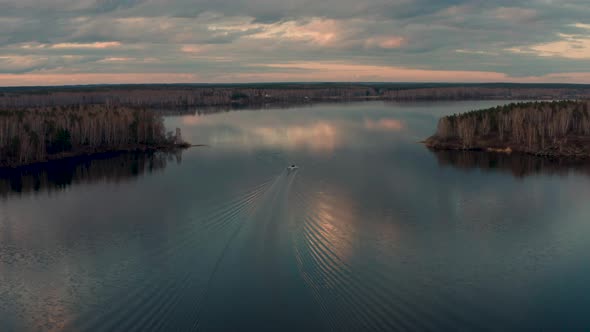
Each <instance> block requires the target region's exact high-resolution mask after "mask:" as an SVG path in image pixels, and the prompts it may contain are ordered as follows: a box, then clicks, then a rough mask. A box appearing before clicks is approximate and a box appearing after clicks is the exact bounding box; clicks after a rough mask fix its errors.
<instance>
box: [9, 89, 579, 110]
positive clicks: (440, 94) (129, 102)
mask: <svg viewBox="0 0 590 332" xmlns="http://www.w3.org/2000/svg"><path fill="white" fill-rule="evenodd" d="M582 98H590V85H571V84H417V83H416V84H410V83H405V84H404V83H350V84H346V83H305V84H304V83H300V84H287V83H276V84H236V85H190V84H187V85H176V84H172V85H120V86H117V85H115V86H111V85H104V86H72V87H22V88H0V109H14V108H23V107H51V106H68V105H69V106H76V105H95V104H100V105H110V106H115V105H116V106H125V107H147V108H177V107H211V106H212V107H215V106H228V105H238V106H239V105H265V104H271V103H273V104H281V103H307V102H321V101H354V100H385V101H421V100H424V101H428V100H430V101H436V100H483V99H496V100H523V99H536V100H541V99H582Z"/></svg>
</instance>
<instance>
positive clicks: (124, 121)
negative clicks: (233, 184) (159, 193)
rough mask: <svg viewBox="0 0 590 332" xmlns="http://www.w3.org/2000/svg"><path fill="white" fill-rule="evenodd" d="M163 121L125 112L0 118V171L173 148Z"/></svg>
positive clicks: (16, 113)
mask: <svg viewBox="0 0 590 332" xmlns="http://www.w3.org/2000/svg"><path fill="white" fill-rule="evenodd" d="M173 140H174V138H173V137H171V135H170V134H168V135H167V134H166V132H165V129H164V124H163V119H162V118H161V117H160V116H157V115H155V114H154V113H153V112H151V111H147V110H144V109H132V108H124V107H106V106H97V105H95V106H76V107H65V106H64V107H41V108H28V109H22V110H11V111H1V112H0V166H14V165H23V164H30V163H36V162H42V161H46V160H49V159H56V158H58V157H61V156H69V155H77V154H83V153H94V152H101V151H114V150H125V149H138V148H147V147H155V146H159V145H163V144H172V141H173Z"/></svg>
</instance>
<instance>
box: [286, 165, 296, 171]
mask: <svg viewBox="0 0 590 332" xmlns="http://www.w3.org/2000/svg"><path fill="white" fill-rule="evenodd" d="M298 169H299V166H297V165H295V164H293V165H291V166H289V167H287V170H288V171H296V170H298Z"/></svg>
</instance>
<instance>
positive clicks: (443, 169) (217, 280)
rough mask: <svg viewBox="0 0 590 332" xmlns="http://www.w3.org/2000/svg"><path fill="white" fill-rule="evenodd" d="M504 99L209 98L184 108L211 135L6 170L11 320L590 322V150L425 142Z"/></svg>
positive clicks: (96, 326) (63, 324) (2, 195)
mask: <svg viewBox="0 0 590 332" xmlns="http://www.w3.org/2000/svg"><path fill="white" fill-rule="evenodd" d="M502 103H506V102H505V101H469V102H437V103H402V104H394V103H383V102H365V103H351V104H322V105H314V106H296V107H291V108H273V107H272V106H269V107H267V108H265V109H261V110H240V111H222V112H217V113H215V112H210V111H208V112H205V111H203V112H197V113H195V114H185V115H177V116H167V117H166V126H167V127H168V128H169V129H170V130H173V129H174V128H176V127H180V128H181V129H182V133H183V136H184V138H185V139H186V140H187V141H189V142H191V143H193V144H206V145H208V146H206V147H198V148H192V149H189V150H186V151H183V152H182V153H175V154H166V153H152V154H138V153H129V154H115V155H108V156H100V157H96V158H92V159H72V160H67V161H62V162H57V163H54V164H49V165H44V166H38V167H31V168H27V169H24V170H16V171H10V172H6V171H4V172H2V173H0V330H2V331H37V330H45V331H109V330H113V331H152V330H153V331H158V330H159V331H181V330H203V331H238V330H241V331H303V330H308V331H319V330H326V331H328V330H351V331H361V330H386V331H391V330H419V331H423V330H448V331H456V330H477V331H482V330H502V331H505V330H525V329H533V330H540V329H543V330H582V329H583V328H586V329H587V328H588V327H590V315H588V308H590V283H589V282H588V281H589V280H590V250H588V248H589V243H590V241H589V239H590V218H589V216H590V204H588V198H589V197H590V166H589V165H587V164H585V163H582V162H574V161H564V160H548V159H538V158H534V157H530V156H522V155H498V154H486V153H477V152H436V153H435V152H432V151H429V150H428V149H426V148H425V147H424V146H422V145H421V144H419V143H418V142H419V141H421V140H423V139H425V138H426V137H428V136H430V135H431V134H432V133H434V131H435V128H436V123H437V120H438V118H439V117H441V116H443V115H448V114H453V113H460V112H464V111H469V110H473V109H480V108H486V107H491V106H496V105H498V104H502ZM172 113H173V112H172ZM201 113H202V114H201ZM291 164H296V165H298V166H299V169H298V170H296V171H288V170H287V169H286V167H287V166H289V165H291Z"/></svg>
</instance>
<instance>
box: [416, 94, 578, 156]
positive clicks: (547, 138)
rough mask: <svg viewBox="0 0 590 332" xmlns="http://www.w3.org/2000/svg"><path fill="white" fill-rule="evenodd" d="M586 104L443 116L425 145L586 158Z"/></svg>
mask: <svg viewBox="0 0 590 332" xmlns="http://www.w3.org/2000/svg"><path fill="white" fill-rule="evenodd" d="M589 108H590V102H588V101H553V102H527V103H514V104H510V105H506V106H498V107H494V108H490V109H485V110H479V111H472V112H468V113H465V114H459V115H452V116H446V117H444V118H442V119H440V120H439V123H438V128H437V131H436V133H435V134H434V135H433V136H431V137H430V138H428V139H427V140H426V141H425V142H424V143H425V145H426V146H427V147H429V148H432V149H435V150H484V151H495V152H508V153H510V152H522V153H528V154H533V155H538V156H550V157H576V158H588V157H590V113H589Z"/></svg>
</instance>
